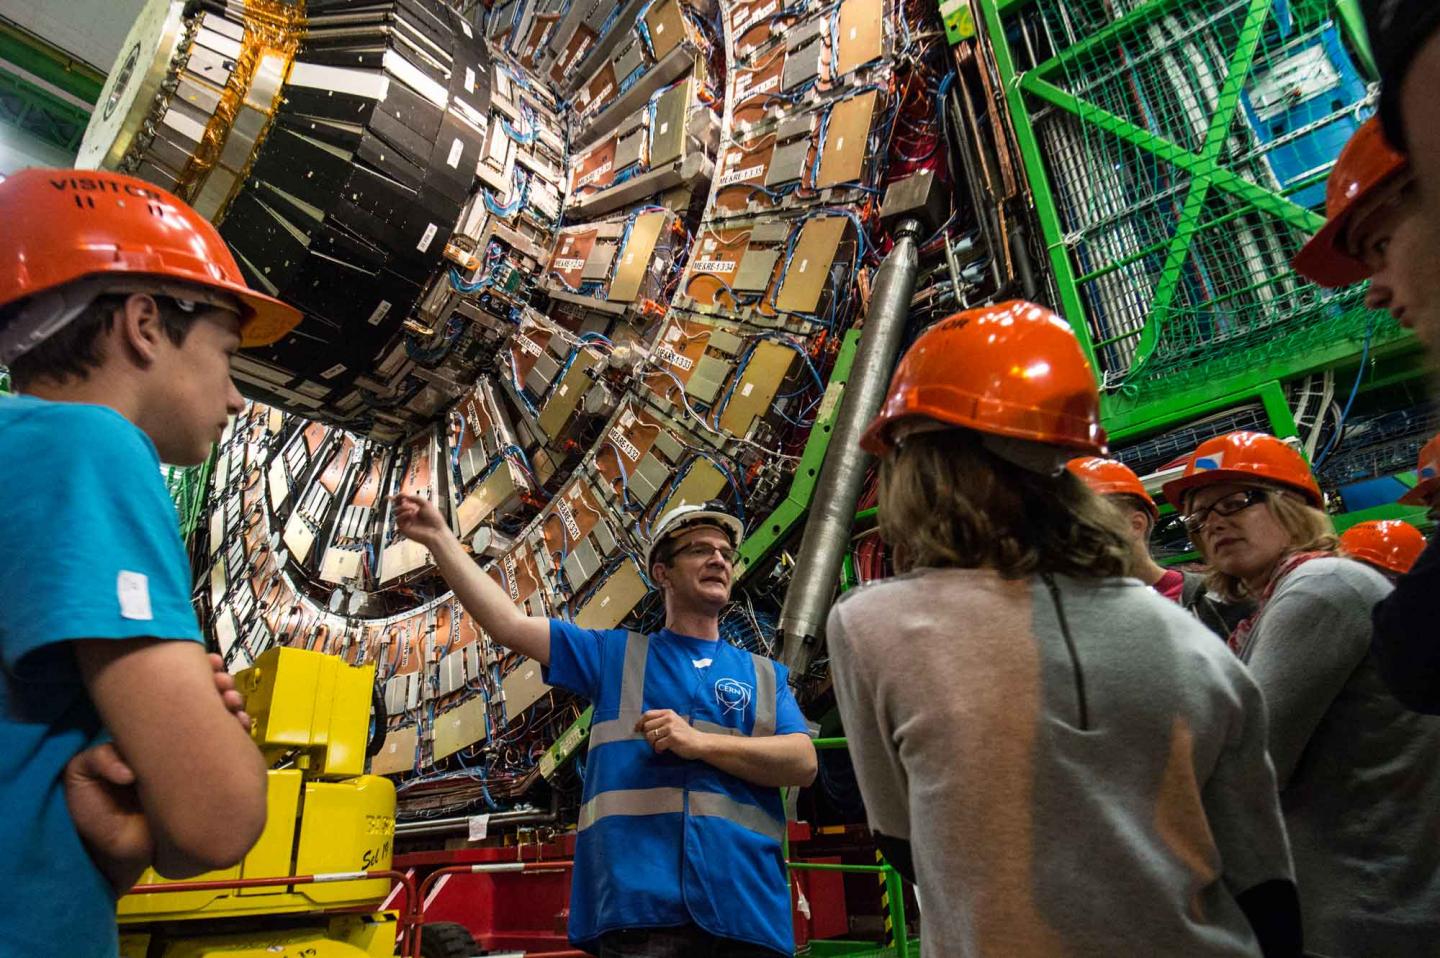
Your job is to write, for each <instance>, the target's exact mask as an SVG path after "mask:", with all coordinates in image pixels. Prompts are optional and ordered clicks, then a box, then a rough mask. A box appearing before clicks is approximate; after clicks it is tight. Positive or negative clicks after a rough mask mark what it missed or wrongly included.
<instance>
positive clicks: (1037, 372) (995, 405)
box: [860, 300, 1105, 456]
mask: <svg viewBox="0 0 1440 958" xmlns="http://www.w3.org/2000/svg"><path fill="white" fill-rule="evenodd" d="M926 420H928V421H930V422H932V423H940V424H943V425H946V426H959V427H963V428H966V429H974V430H976V431H977V432H982V433H989V434H991V435H996V436H1006V437H1009V438H1012V439H1022V440H1029V441H1031V442H1038V443H1047V444H1049V445H1053V446H1060V447H1063V448H1067V449H1074V450H1076V451H1077V452H1089V453H1100V454H1103V453H1104V452H1105V430H1104V429H1102V428H1101V427H1100V394H1099V391H1098V390H1097V389H1096V386H1095V376H1094V374H1093V373H1092V372H1091V371H1090V364H1089V363H1087V362H1086V361H1085V354H1084V353H1082V352H1081V351H1080V344H1079V343H1078V342H1076V340H1075V334H1074V332H1072V331H1071V329H1070V326H1069V324H1068V323H1066V322H1065V320H1063V319H1061V318H1060V317H1059V316H1056V315H1055V314H1054V313H1053V312H1051V311H1050V310H1048V309H1046V308H1045V307H1043V306H1036V305H1035V304H1034V303H1026V302H1023V301H1020V300H1011V301H1010V302H1007V303H1000V304H998V305H995V306H984V307H980V308H977V309H969V310H966V311H964V312H961V313H955V314H954V315H952V316H949V317H946V318H945V319H942V320H940V321H939V322H938V323H935V324H934V325H933V326H931V327H930V328H928V329H926V330H925V331H924V332H923V333H921V334H920V336H919V337H918V338H917V339H916V340H915V342H914V343H913V344H912V345H911V346H910V348H909V349H908V350H906V352H905V355H904V356H903V357H902V358H901V359H900V365H899V366H897V367H896V369H895V376H894V378H893V379H892V380H891V381H890V393H889V395H888V396H887V397H886V399H885V405H884V406H883V407H881V409H880V413H879V415H877V416H876V417H875V419H874V421H873V422H871V423H870V426H869V428H867V429H866V430H865V435H864V436H863V437H862V438H861V440H860V445H861V446H862V447H863V448H864V449H865V450H866V451H867V452H872V453H874V454H876V455H877V456H883V455H885V454H886V453H889V452H890V451H892V450H893V449H894V448H895V440H896V435H895V431H896V427H897V426H901V425H903V424H905V423H920V422H924V421H926Z"/></svg>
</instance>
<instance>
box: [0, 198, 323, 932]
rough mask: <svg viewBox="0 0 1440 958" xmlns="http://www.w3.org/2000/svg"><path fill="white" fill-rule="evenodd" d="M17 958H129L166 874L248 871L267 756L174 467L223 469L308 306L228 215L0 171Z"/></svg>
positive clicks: (0, 609) (2, 613) (6, 834)
mask: <svg viewBox="0 0 1440 958" xmlns="http://www.w3.org/2000/svg"><path fill="white" fill-rule="evenodd" d="M0 222H5V223H8V224H10V227H11V228H9V229H7V230H4V231H0V365H3V366H5V367H8V369H9V370H10V374H11V380H12V383H13V384H14V387H15V389H16V391H17V392H19V393H21V394H22V395H20V396H17V397H5V398H0V481H3V482H4V486H3V488H4V489H5V493H6V494H5V496H4V497H3V500H0V815H3V816H4V821H5V829H4V831H3V833H0V882H3V884H4V885H5V886H6V887H7V888H8V889H9V890H10V892H11V894H12V897H13V900H12V901H11V903H10V907H9V909H8V910H7V915H6V918H5V921H4V929H5V933H4V935H0V958H9V956H16V958H19V956H25V958H32V956H41V955H44V956H50V955H55V956H60V955H63V956H65V958H114V956H115V955H116V954H117V953H118V950H119V949H118V936H117V934H116V924H115V900H116V896H117V895H118V894H121V893H123V892H124V891H125V890H126V889H128V888H129V887H130V886H131V885H132V884H133V883H134V882H135V880H136V879H137V878H139V876H140V874H141V872H143V871H144V870H145V869H146V868H148V867H152V866H153V867H154V868H155V869H156V871H158V872H159V873H160V874H161V875H163V876H165V877H168V878H187V877H191V876H193V875H196V874H200V873H202V872H205V871H210V870H212V869H217V868H225V867H229V866H230V865H232V864H234V863H235V862H238V861H239V860H240V859H241V858H243V857H244V855H245V853H246V852H247V851H248V850H249V849H250V846H251V845H252V844H253V843H254V841H255V839H256V838H257V837H258V836H259V835H260V832H261V830H262V829H263V827H264V823H265V790H266V783H265V765H264V762H263V760H262V759H261V757H260V753H259V751H258V750H257V749H256V748H255V746H254V743H253V742H251V741H250V737H249V735H248V734H247V732H246V730H245V726H246V725H247V724H248V719H247V718H245V717H244V715H243V713H240V718H241V721H240V722H238V723H237V722H236V721H235V717H234V716H233V715H232V714H231V713H232V712H238V711H239V709H240V702H239V696H238V695H237V694H236V693H235V691H234V688H233V683H231V682H230V679H229V677H228V676H224V675H223V674H219V673H218V672H217V670H216V663H215V662H214V661H213V660H212V659H211V658H209V657H207V655H206V652H205V648H204V646H203V645H202V644H201V642H200V630H199V628H198V626H197V623H196V620H195V614H194V611H193V610H192V609H191V607H190V602H189V597H190V568H189V563H188V561H187V559H186V555H185V549H184V545H183V544H182V542H181V540H180V535H179V532H178V528H177V526H178V523H177V522H176V516H175V511H174V507H173V506H172V504H171V503H170V500H169V497H168V495H167V494H166V491H165V486H164V483H163V481H162V479H161V472H160V468H161V467H160V464H161V463H162V462H165V463H170V464H174V465H192V464H196V463H199V462H203V461H204V460H205V458H206V457H207V456H208V455H209V453H210V450H211V448H212V446H213V444H214V442H215V440H216V439H218V438H219V436H220V434H221V431H222V430H223V429H224V427H225V423H226V421H227V419H228V417H229V416H231V415H233V414H234V413H236V412H238V411H239V409H240V408H241V405H242V400H241V398H240V396H239V394H238V393H237V392H236V391H235V387H234V384H233V383H232V382H231V381H230V360H231V357H232V355H233V354H234V352H235V351H236V350H237V349H239V348H240V347H241V346H242V345H250V346H255V345H263V344H265V343H267V342H273V341H274V340H275V339H276V338H278V337H279V336H281V335H283V334H284V333H285V332H287V331H288V330H289V329H290V328H291V327H293V326H294V325H295V323H296V322H297V321H298V319H299V314H298V313H297V312H296V311H295V310H293V309H291V308H290V307H287V306H285V305H284V304H282V303H279V302H278V301H276V300H273V299H270V298H268V297H264V296H259V295H257V294H255V293H252V292H251V291H250V290H249V289H248V288H246V286H245V285H244V282H243V279H242V278H241V275H240V270H239V267H238V266H237V265H236V263H235V260H234V258H233V257H232V256H231V255H230V253H229V251H228V250H227V249H226V248H225V245H224V243H223V242H222V241H221V240H220V237H219V235H218V234H217V233H216V232H215V229H214V227H213V226H211V225H210V224H209V223H207V222H205V220H203V219H202V218H201V217H200V216H198V215H197V214H196V213H195V212H194V211H193V210H191V209H189V208H188V207H187V206H185V204H184V203H182V202H181V201H180V200H178V199H176V198H175V197H174V196H171V195H170V194H168V193H165V192H164V191H162V190H158V189H156V188H154V187H152V186H150V185H149V184H147V183H144V182H142V181H140V180H137V179H134V178H132V177H128V176H121V175H118V174H111V173H104V172H97V171H84V172H83V173H81V172H78V171H70V170H24V171H22V172H20V173H17V174H15V175H14V176H12V177H10V178H8V179H6V180H5V181H3V182H0Z"/></svg>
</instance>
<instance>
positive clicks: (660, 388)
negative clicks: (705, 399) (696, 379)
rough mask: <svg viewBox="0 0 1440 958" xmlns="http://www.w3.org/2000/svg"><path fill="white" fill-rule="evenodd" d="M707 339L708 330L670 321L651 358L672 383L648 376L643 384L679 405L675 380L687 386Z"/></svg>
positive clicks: (657, 375) (663, 377)
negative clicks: (672, 377) (666, 373)
mask: <svg viewBox="0 0 1440 958" xmlns="http://www.w3.org/2000/svg"><path fill="white" fill-rule="evenodd" d="M709 339H710V327H709V326H706V325H704V324H703V323H690V322H686V321H685V320H683V319H679V318H678V317H676V318H672V319H671V320H670V326H669V327H668V328H667V329H666V330H665V332H664V334H663V335H662V336H661V337H660V339H659V341H658V342H657V343H656V344H655V348H654V350H653V351H652V355H653V356H654V358H655V360H656V361H657V362H658V363H659V364H660V366H661V368H662V369H664V370H665V372H668V373H669V374H670V375H671V376H674V377H675V379H671V378H670V376H667V375H665V373H662V372H654V373H650V374H649V375H647V376H646V377H645V384H646V385H647V386H649V387H650V390H651V392H653V393H655V394H656V395H657V396H662V397H664V398H666V399H669V400H671V401H674V402H679V400H678V399H677V398H676V395H675V392H676V386H675V382H676V380H678V381H679V382H680V385H681V386H684V385H685V384H686V383H688V382H690V376H691V375H692V374H693V373H694V372H695V366H696V364H697V363H699V362H700V357H702V356H704V355H705V347H706V344H707V343H708V341H709ZM627 468H629V467H628V466H627Z"/></svg>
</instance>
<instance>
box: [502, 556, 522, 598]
mask: <svg viewBox="0 0 1440 958" xmlns="http://www.w3.org/2000/svg"><path fill="white" fill-rule="evenodd" d="M505 581H506V582H508V583H509V584H510V601H512V602H519V601H520V586H519V584H518V583H516V581H515V553H513V552H512V553H510V554H509V555H507V556H506V557H505Z"/></svg>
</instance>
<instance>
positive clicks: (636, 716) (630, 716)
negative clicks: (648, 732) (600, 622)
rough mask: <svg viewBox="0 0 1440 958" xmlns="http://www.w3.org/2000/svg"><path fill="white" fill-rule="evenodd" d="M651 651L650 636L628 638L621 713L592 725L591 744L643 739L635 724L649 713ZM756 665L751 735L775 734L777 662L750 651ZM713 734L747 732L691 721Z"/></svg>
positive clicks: (725, 726)
mask: <svg viewBox="0 0 1440 958" xmlns="http://www.w3.org/2000/svg"><path fill="white" fill-rule="evenodd" d="M649 654H650V636H648V635H641V634H640V633H638V632H629V633H627V634H626V637H625V664H624V667H623V668H624V671H623V672H622V673H621V677H620V714H619V715H618V716H616V717H615V718H613V719H607V720H605V721H604V722H596V723H595V724H594V725H592V726H590V747H591V748H595V747H597V746H600V745H606V744H608V743H610V742H624V741H629V740H631V739H638V738H642V737H643V736H642V735H641V733H639V732H637V731H635V723H636V722H638V721H640V716H642V715H644V714H645V709H644V702H645V660H646V658H647V656H649ZM750 659H751V661H752V662H753V663H754V665H755V729H754V731H752V732H751V733H750V735H751V736H754V737H759V736H762V735H774V734H775V663H774V662H773V661H772V660H771V659H769V658H767V657H765V656H763V655H756V654H755V653H754V652H751V653H750ZM690 724H691V725H692V726H693V727H694V728H696V729H697V730H699V731H701V732H708V733H710V734H712V735H744V734H745V733H744V732H742V731H740V729H737V728H731V727H730V726H728V725H719V724H717V723H715V722H707V721H706V720H704V719H698V720H695V721H692V722H691V723H690Z"/></svg>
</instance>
